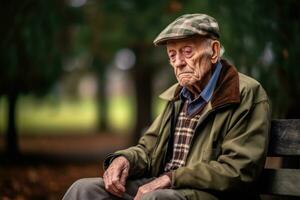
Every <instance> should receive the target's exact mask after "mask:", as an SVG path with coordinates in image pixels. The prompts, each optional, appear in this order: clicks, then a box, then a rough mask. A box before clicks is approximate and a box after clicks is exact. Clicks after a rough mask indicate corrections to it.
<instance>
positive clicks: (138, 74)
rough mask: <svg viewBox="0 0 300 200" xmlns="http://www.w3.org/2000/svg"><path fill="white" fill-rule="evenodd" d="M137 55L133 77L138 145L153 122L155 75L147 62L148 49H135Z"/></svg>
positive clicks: (134, 138)
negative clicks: (153, 80) (153, 85)
mask: <svg viewBox="0 0 300 200" xmlns="http://www.w3.org/2000/svg"><path fill="white" fill-rule="evenodd" d="M134 50H135V54H136V59H137V60H136V65H135V67H134V69H133V70H134V71H133V76H134V82H135V84H134V85H135V97H136V115H135V117H136V120H135V121H136V123H135V128H134V135H133V138H132V142H133V144H136V143H137V142H138V140H139V138H140V137H141V135H142V133H143V132H144V131H145V129H146V128H147V127H148V126H149V125H150V123H151V120H152V113H151V112H152V79H153V74H152V71H151V69H150V67H149V66H147V65H149V64H148V63H147V60H149V58H148V59H147V56H148V55H147V54H145V52H146V51H147V49H145V48H139V49H134Z"/></svg>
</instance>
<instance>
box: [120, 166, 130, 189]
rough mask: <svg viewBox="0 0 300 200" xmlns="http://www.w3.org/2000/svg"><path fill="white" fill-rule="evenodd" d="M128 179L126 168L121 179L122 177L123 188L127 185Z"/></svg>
mask: <svg viewBox="0 0 300 200" xmlns="http://www.w3.org/2000/svg"><path fill="white" fill-rule="evenodd" d="M127 177H128V168H125V169H124V170H123V171H122V174H121V177H120V182H121V184H122V185H123V186H125V185H126V179H127Z"/></svg>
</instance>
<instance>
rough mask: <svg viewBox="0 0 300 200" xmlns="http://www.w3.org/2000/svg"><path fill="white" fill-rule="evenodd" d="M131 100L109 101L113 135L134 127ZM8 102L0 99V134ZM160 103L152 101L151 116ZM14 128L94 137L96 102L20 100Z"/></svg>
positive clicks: (91, 100) (34, 132)
mask: <svg viewBox="0 0 300 200" xmlns="http://www.w3.org/2000/svg"><path fill="white" fill-rule="evenodd" d="M133 105H134V104H133V100H132V98H130V97H125V96H115V97H111V98H110V99H109V105H108V123H109V127H110V129H111V130H113V131H114V132H116V133H120V134H123V133H128V132H129V130H131V129H132V127H133V125H134V111H133V109H134V107H133ZM7 106H8V104H7V102H6V99H4V98H0V134H1V133H2V134H3V133H4V132H5V130H6V123H7V117H6V112H7ZM162 107H163V103H162V102H160V101H155V103H154V108H155V109H154V115H155V116H156V115H157V114H158V112H159V111H160V110H161V109H162ZM17 111H18V112H17V119H16V120H17V126H18V130H19V132H20V134H28V133H30V134H45V133H46V134H49V133H50V134H62V133H63V134H68V133H70V134H72V133H74V132H76V133H85V134H86V133H93V132H95V130H97V123H98V119H97V104H96V100H93V99H84V100H77V101H75V100H66V99H64V100H60V99H55V98H53V97H45V98H43V99H36V98H34V97H32V96H22V97H20V99H19V101H18V105H17Z"/></svg>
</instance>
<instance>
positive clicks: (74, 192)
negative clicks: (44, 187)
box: [63, 178, 104, 199]
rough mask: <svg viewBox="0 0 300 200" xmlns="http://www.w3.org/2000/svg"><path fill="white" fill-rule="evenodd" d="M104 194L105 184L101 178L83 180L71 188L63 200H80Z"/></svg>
mask: <svg viewBox="0 0 300 200" xmlns="http://www.w3.org/2000/svg"><path fill="white" fill-rule="evenodd" d="M103 192H104V183H103V180H102V179H101V178H83V179H79V180H77V181H75V182H74V183H73V184H72V185H71V186H70V188H69V189H68V191H67V192H66V194H65V196H64V198H63V199H80V198H84V197H87V196H90V195H94V194H95V193H103Z"/></svg>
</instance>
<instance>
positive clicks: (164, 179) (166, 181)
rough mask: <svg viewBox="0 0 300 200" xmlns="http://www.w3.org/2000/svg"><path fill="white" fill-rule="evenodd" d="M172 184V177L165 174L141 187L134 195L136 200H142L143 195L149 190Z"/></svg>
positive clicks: (167, 186)
mask: <svg viewBox="0 0 300 200" xmlns="http://www.w3.org/2000/svg"><path fill="white" fill-rule="evenodd" d="M170 186H171V180H170V177H169V176H167V175H163V176H161V177H158V178H156V179H154V180H153V181H151V182H149V183H147V184H145V185H142V186H141V187H139V189H138V191H137V194H136V196H135V197H134V200H140V199H141V198H142V196H143V195H144V194H146V193H148V192H152V191H154V190H157V189H164V188H169V187H170Z"/></svg>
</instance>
